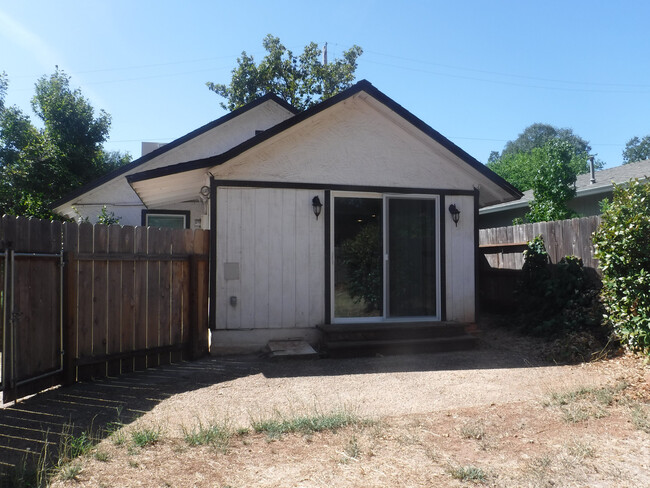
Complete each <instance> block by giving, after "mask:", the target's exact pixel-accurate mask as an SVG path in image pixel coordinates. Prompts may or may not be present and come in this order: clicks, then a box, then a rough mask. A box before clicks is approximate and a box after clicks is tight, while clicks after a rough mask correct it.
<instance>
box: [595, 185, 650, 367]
mask: <svg viewBox="0 0 650 488" xmlns="http://www.w3.org/2000/svg"><path fill="white" fill-rule="evenodd" d="M593 242H594V245H595V249H596V251H595V256H596V258H598V260H599V261H600V269H601V271H602V276H603V288H602V292H601V296H602V301H603V304H604V306H605V309H606V314H605V318H606V320H607V321H608V322H609V323H610V324H611V326H612V327H613V328H614V330H615V331H616V333H617V335H618V336H619V337H620V339H621V341H622V342H623V343H624V344H626V345H627V346H628V347H629V348H631V349H632V350H638V351H642V352H644V353H646V354H648V355H650V185H647V184H645V183H643V182H641V181H639V180H633V181H631V182H630V183H629V185H626V186H617V185H615V186H614V194H613V199H612V201H611V203H609V204H608V205H607V208H606V210H605V212H604V213H603V216H602V221H601V224H600V227H599V228H598V230H597V231H596V232H595V233H594V238H593Z"/></svg>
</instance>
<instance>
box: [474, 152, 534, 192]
mask: <svg viewBox="0 0 650 488" xmlns="http://www.w3.org/2000/svg"><path fill="white" fill-rule="evenodd" d="M538 164H539V163H538V161H536V159H535V157H534V156H533V155H532V154H531V153H517V154H507V155H505V156H503V157H500V158H498V159H495V160H493V161H491V162H488V164H487V167H488V168H490V169H491V170H492V171H494V172H495V173H496V174H498V175H499V176H501V177H502V178H503V179H505V180H507V181H508V183H510V184H511V185H512V186H514V187H515V188H517V189H518V190H520V191H526V190H530V189H531V188H532V187H533V181H534V180H535V175H536V174H537V169H538Z"/></svg>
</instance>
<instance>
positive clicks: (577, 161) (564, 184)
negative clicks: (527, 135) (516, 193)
mask: <svg viewBox="0 0 650 488" xmlns="http://www.w3.org/2000/svg"><path fill="white" fill-rule="evenodd" d="M532 156H533V160H536V161H537V162H538V166H537V167H538V170H537V174H536V175H535V179H534V181H533V198H534V199H533V201H531V202H530V212H529V213H527V214H526V220H528V221H529V222H546V221H551V220H563V219H568V218H571V217H574V216H575V215H576V214H575V212H574V211H573V210H571V209H569V208H568V207H567V203H568V202H569V200H571V199H572V198H573V197H575V195H576V189H575V182H576V174H577V173H576V170H575V167H576V166H581V165H582V162H583V160H584V161H585V162H586V158H587V155H586V154H583V155H581V156H580V155H576V154H575V152H574V148H573V146H572V145H571V144H570V143H569V142H567V141H562V140H558V139H552V140H550V141H549V142H547V143H546V144H545V145H544V146H543V147H541V148H536V149H533V151H532Z"/></svg>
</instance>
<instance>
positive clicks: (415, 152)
mask: <svg viewBox="0 0 650 488" xmlns="http://www.w3.org/2000/svg"><path fill="white" fill-rule="evenodd" d="M520 196H521V193H520V192H519V191H517V190H516V189H515V188H514V187H512V186H511V185H510V184H509V183H507V182H506V181H505V180H503V179H502V178H500V177H499V176H497V175H496V174H494V173H493V172H492V171H490V170H489V169H488V168H487V167H486V166H484V165H483V164H481V163H480V162H479V161H477V160H476V159H474V158H473V157H471V156H470V155H469V154H467V153H466V152H465V151H463V150H462V149H461V148H459V147H458V146H456V145H455V144H453V143H452V142H451V141H449V140H448V139H446V138H445V137H443V136H442V135H441V134H439V133H438V132H436V131H435V130H434V129H432V128H431V127H429V126H428V125H427V124H425V123H424V122H423V121H422V120H420V119H418V118H417V117H416V116H414V115H413V114H411V113H410V112H408V111H407V110H406V109H404V108H403V107H401V106H400V105H398V104H397V103H396V102H395V101H393V100H392V99H390V98H389V97H387V96H386V95H384V94H383V93H382V92H380V91H379V90H378V89H376V88H375V87H374V86H373V85H372V84H370V83H369V82H367V81H365V80H363V81H360V82H358V83H356V84H355V85H353V86H352V87H351V88H349V89H347V90H345V91H343V92H341V93H340V94H338V95H336V96H334V97H332V98H329V99H327V100H325V101H323V102H321V103H320V104H318V105H316V106H313V107H312V108H310V109H308V110H306V111H304V112H301V113H297V112H296V111H295V110H294V109H293V108H292V107H290V106H289V105H287V104H286V103H285V102H283V101H281V100H280V99H278V98H277V97H275V96H266V97H263V98H260V99H259V100H256V101H255V102H253V103H251V104H249V105H247V106H245V107H243V108H241V109H238V110H236V111H234V112H232V113H230V114H228V115H226V116H224V117H222V118H221V119H218V120H217V121H215V122H213V123H211V124H208V125H206V126H205V127H202V128H200V129H198V130H196V131H194V132H192V133H190V134H188V135H186V136H184V137H182V138H180V139H178V140H177V141H174V142H172V143H170V144H167V145H164V146H162V147H160V148H157V149H155V150H154V151H153V152H151V153H149V154H147V155H145V156H143V157H142V158H140V159H139V160H136V161H134V162H133V163H131V164H130V165H128V166H126V167H124V168H121V169H119V170H117V171H116V172H114V173H111V174H109V175H107V176H106V177H104V178H102V179H101V180H99V181H98V182H95V183H93V184H91V185H89V186H87V187H85V188H81V189H80V190H79V191H77V192H75V193H74V194H72V195H70V196H68V197H66V198H64V199H63V200H62V201H60V202H57V204H56V208H55V209H56V211H57V212H59V213H61V214H63V215H66V216H71V217H73V216H75V215H76V214H80V215H82V216H86V215H89V216H91V217H92V216H93V215H96V214H97V212H98V210H99V209H101V206H102V205H104V204H106V205H107V206H108V209H109V210H110V211H114V212H115V213H116V215H118V216H121V217H122V221H121V223H122V224H141V223H142V224H145V225H163V224H165V223H167V224H175V225H182V226H184V227H194V226H196V227H201V228H209V229H210V232H211V257H210V259H211V267H212V271H211V283H210V284H211V292H210V293H211V310H210V312H211V317H210V325H211V329H212V344H213V347H214V346H215V344H216V345H217V347H218V348H223V349H228V350H240V351H244V350H253V349H259V348H260V347H262V346H264V345H265V344H266V343H267V342H268V341H271V340H287V339H294V338H300V339H304V340H307V341H310V342H316V341H317V340H318V338H319V335H320V333H319V329H318V327H319V326H323V325H324V324H366V323H379V324H388V323H393V324H397V323H407V322H425V321H426V322H427V323H435V322H441V323H443V322H458V323H472V322H474V321H475V317H476V315H475V314H476V303H477V269H478V268H477V248H478V242H477V240H478V226H477V220H478V212H479V208H481V207H484V206H487V205H494V204H497V203H503V202H507V201H510V200H515V199H517V198H519V197H520ZM158 217H162V218H160V219H159V218H158Z"/></svg>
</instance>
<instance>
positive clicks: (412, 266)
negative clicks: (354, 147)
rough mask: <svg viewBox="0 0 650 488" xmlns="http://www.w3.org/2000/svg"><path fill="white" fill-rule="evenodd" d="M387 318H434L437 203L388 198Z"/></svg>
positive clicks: (435, 310) (435, 301)
mask: <svg viewBox="0 0 650 488" xmlns="http://www.w3.org/2000/svg"><path fill="white" fill-rule="evenodd" d="M387 201H388V215H387V217H388V232H387V237H386V242H387V246H388V270H387V274H388V291H387V296H388V304H387V305H388V307H387V315H388V317H391V318H392V317H435V316H437V315H438V310H437V309H438V307H437V301H438V300H437V297H438V295H437V254H436V200H435V199H432V198H402V197H389V198H388V199H387Z"/></svg>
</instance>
